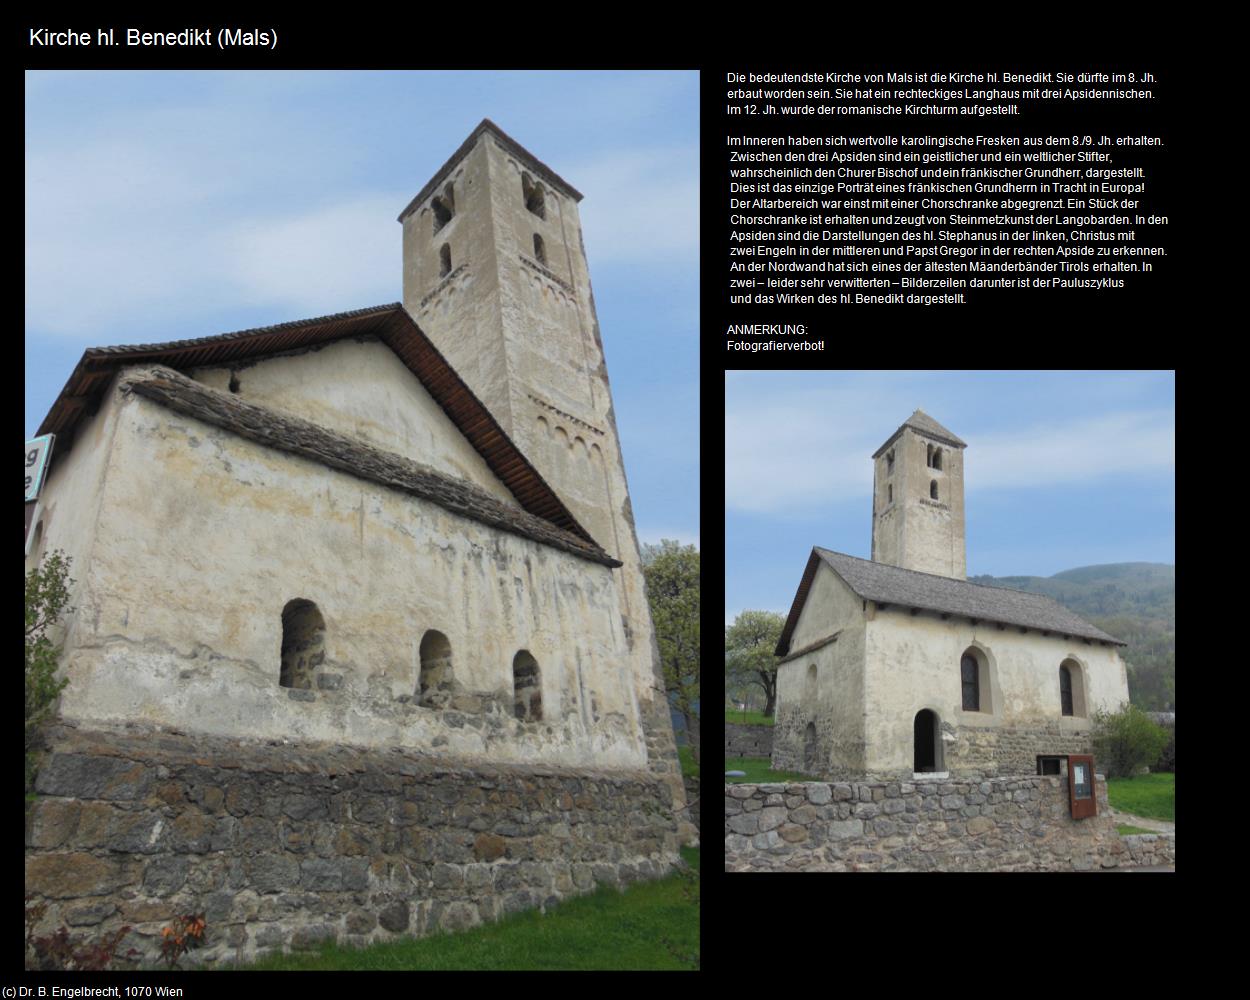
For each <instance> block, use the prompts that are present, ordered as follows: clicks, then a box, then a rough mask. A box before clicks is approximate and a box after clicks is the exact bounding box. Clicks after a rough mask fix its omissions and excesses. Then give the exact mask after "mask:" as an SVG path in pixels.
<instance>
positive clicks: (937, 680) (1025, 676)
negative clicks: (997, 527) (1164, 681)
mask: <svg viewBox="0 0 1250 1000" xmlns="http://www.w3.org/2000/svg"><path fill="white" fill-rule="evenodd" d="M966 447H967V445H966V444H965V442H963V441H962V440H960V439H959V438H958V437H957V436H955V435H954V434H953V433H951V432H950V431H949V430H947V429H946V428H945V427H943V426H942V425H941V424H939V423H938V422H937V421H936V420H934V419H933V418H932V417H930V416H928V415H927V414H925V413H923V412H922V411H920V410H917V411H916V412H915V413H913V414H912V415H911V417H909V418H908V419H907V420H906V421H905V422H904V423H903V424H902V425H901V426H900V427H899V428H898V430H896V431H895V432H894V433H893V434H891V435H890V437H889V438H888V439H887V440H886V442H885V443H884V444H883V445H882V446H881V447H880V448H879V449H877V451H876V453H875V454H874V455H873V461H874V463H875V465H874V485H873V500H872V559H871V560H867V559H859V558H856V557H855V556H849V555H845V554H843V553H840V552H831V551H828V550H827V549H822V548H819V547H817V548H813V549H812V553H811V556H810V558H809V559H808V562H807V567H806V568H805V570H804V572H803V578H802V580H801V581H800V583H799V588H798V592H797V594H796V595H795V598H794V602H793V605H792V606H791V609H790V614H789V617H788V619H787V620H786V624H785V627H784V629H783V631H782V633H781V640H780V642H779V643H778V645H777V649H776V655H777V656H778V657H780V658H781V665H780V667H779V669H778V671H777V721H776V729H775V734H774V739H773V767H774V768H777V769H786V770H797V771H803V772H805V773H808V774H813V775H818V776H821V777H842V776H848V777H863V776H874V777H893V778H899V777H905V778H907V779H908V780H910V779H911V778H912V777H913V776H917V777H919V776H924V775H940V774H949V775H968V774H982V775H986V776H993V775H1009V774H1037V773H1042V772H1043V771H1046V772H1050V771H1051V769H1052V768H1053V769H1054V771H1053V773H1058V770H1057V765H1056V764H1055V762H1054V761H1052V760H1047V759H1046V758H1050V757H1055V756H1059V755H1065V754H1071V753H1087V752H1088V751H1089V735H1090V727H1091V722H1090V719H1091V715H1092V713H1093V712H1094V711H1095V709H1098V708H1107V709H1112V710H1114V709H1116V708H1118V707H1119V706H1120V704H1121V703H1122V702H1127V701H1128V681H1127V676H1126V674H1125V668H1124V663H1123V661H1122V660H1121V658H1120V655H1119V652H1118V647H1120V646H1123V645H1124V643H1123V642H1121V641H1120V640H1118V639H1115V638H1113V637H1112V636H1110V635H1107V634H1106V633H1105V632H1103V631H1102V630H1101V629H1098V628H1096V627H1094V626H1093V625H1090V624H1089V623H1088V622H1085V621H1082V620H1081V619H1080V618H1079V617H1078V616H1077V615H1075V614H1073V613H1072V612H1071V611H1068V610H1067V609H1066V608H1064V607H1062V606H1061V605H1059V604H1058V603H1056V602H1055V601H1053V600H1051V599H1050V598H1048V597H1044V596H1041V595H1038V594H1029V593H1025V592H1023V591H1018V590H1008V589H1003V588H998V587H986V586H980V585H977V584H972V583H968V582H967V579H966V576H967V573H966V556H965V544H964V449H965V448H966Z"/></svg>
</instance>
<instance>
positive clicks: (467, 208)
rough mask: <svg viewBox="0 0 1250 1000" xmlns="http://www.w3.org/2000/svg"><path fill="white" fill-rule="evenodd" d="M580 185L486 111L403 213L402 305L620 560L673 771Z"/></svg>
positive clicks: (650, 729) (642, 671) (660, 736)
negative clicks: (585, 239) (584, 234)
mask: <svg viewBox="0 0 1250 1000" xmlns="http://www.w3.org/2000/svg"><path fill="white" fill-rule="evenodd" d="M581 198H582V196H581V194H580V193H579V192H578V191H577V189H576V188H574V187H573V186H572V185H571V184H569V183H568V182H567V181H565V180H564V179H563V178H561V177H560V176H559V175H558V174H556V173H555V172H554V171H553V170H552V169H551V168H550V167H548V166H547V165H546V164H544V163H543V162H542V161H541V160H539V159H538V158H537V157H536V156H534V154H532V153H530V152H529V151H528V150H526V149H525V148H524V147H522V146H521V145H520V144H519V143H518V142H517V141H516V140H515V139H513V138H511V137H510V136H508V135H507V134H506V133H504V132H503V131H502V130H501V129H500V128H499V127H498V126H497V125H495V124H494V123H493V122H491V121H490V120H489V119H487V120H483V121H482V123H481V124H480V125H478V127H477V128H475V129H474V130H473V133H472V134H471V135H470V136H469V137H468V139H466V140H465V142H464V143H463V145H461V147H460V148H459V149H458V150H456V152H455V153H454V154H453V155H452V157H451V159H449V160H448V161H447V162H446V163H445V164H443V166H442V168H441V169H440V170H439V171H438V172H437V173H436V174H435V175H434V177H433V178H432V179H431V180H430V181H429V183H427V184H426V185H425V187H424V188H422V189H421V191H420V193H419V194H417V196H416V197H415V198H413V199H412V201H411V202H410V203H409V204H408V206H407V207H406V208H405V209H404V211H403V212H402V213H401V215H400V216H399V221H400V222H401V223H402V224H403V227H404V277H403V287H404V308H405V309H406V310H407V311H408V313H409V314H410V315H411V316H412V317H413V318H414V319H415V320H416V322H417V324H418V325H419V326H420V327H421V329H422V330H424V331H425V333H426V334H427V335H428V336H429V337H430V339H431V340H432V341H433V342H434V344H435V346H436V347H437V348H438V349H439V350H440V351H441V352H442V353H443V355H444V356H445V357H446V358H447V359H448V360H449V361H450V362H451V364H452V366H453V367H454V368H455V369H456V370H457V371H458V372H459V373H460V375H461V377H462V378H463V379H464V380H465V382H466V383H468V386H469V388H470V389H472V390H473V392H474V394H475V395H477V397H478V398H479V399H480V400H481V401H482V402H483V403H485V404H486V406H487V407H488V408H489V409H490V410H491V412H492V414H493V415H494V416H495V419H496V420H498V421H499V424H500V426H501V427H502V428H503V429H504V431H505V432H506V433H507V434H508V436H509V437H511V438H512V440H513V441H514V442H515V443H516V444H517V445H518V446H519V447H520V449H521V451H522V452H523V453H524V454H525V455H526V456H527V457H528V458H529V459H530V461H531V462H532V463H533V464H534V466H535V467H536V468H537V469H538V471H539V472H540V473H541V474H542V476H543V478H544V479H546V481H547V482H548V483H549V484H550V485H551V486H552V487H553V488H554V489H555V490H556V492H557V493H558V494H559V496H560V498H561V499H562V500H563V501H564V503H565V506H567V507H568V509H569V510H570V512H571V513H572V514H573V516H574V517H576V518H577V520H578V522H579V523H580V524H581V525H582V526H583V527H584V528H585V529H586V530H587V531H588V532H589V533H590V535H591V537H592V538H594V540H595V541H596V542H598V543H599V544H600V545H601V546H602V547H603V548H604V549H606V550H607V552H608V553H609V554H611V555H613V556H615V557H616V558H618V559H620V560H621V561H622V562H623V563H624V566H622V567H621V568H620V569H619V570H617V571H615V575H616V577H617V579H618V581H619V584H620V587H621V608H622V624H623V627H624V632H625V636H626V638H627V640H628V644H629V647H630V662H629V664H628V665H627V666H628V668H629V669H630V670H631V672H632V673H633V676H634V679H635V684H634V688H635V690H636V692H637V693H638V698H639V704H640V708H641V714H642V718H643V719H644V726H645V727H646V730H647V731H646V737H647V743H648V749H649V754H650V757H651V760H652V763H653V767H654V768H656V769H659V770H668V769H674V770H675V766H676V765H675V761H676V754H675V750H674V748H673V737H672V726H671V723H670V722H669V720H668V705H667V700H666V697H665V695H664V687H663V682H662V676H661V675H660V673H659V657H658V651H657V648H656V646H655V638H654V634H653V630H652V625H651V615H650V611H649V609H648V606H647V600H646V591H645V589H644V585H643V577H642V566H641V560H640V557H639V550H638V540H637V536H636V535H635V531H634V522H633V514H632V512H631V510H630V503H629V490H628V487H627V485H626V480H625V467H624V463H623V461H622V457H621V450H620V445H619V442H618V440H617V433H616V421H615V418H614V416H613V408H612V394H611V391H610V388H609V385H608V374H607V369H606V367H605V365H604V358H603V345H602V342H601V341H600V337H599V323H598V320H597V319H596V316H595V304H594V296H593V294H592V293H591V287H590V272H589V269H588V267H587V263H586V253H585V249H584V247H583V245H582V229H581V222H580V219H579V216H578V207H577V206H578V202H579V201H581ZM623 666H626V665H623ZM679 790H680V776H679V775H677V776H676V786H675V791H679Z"/></svg>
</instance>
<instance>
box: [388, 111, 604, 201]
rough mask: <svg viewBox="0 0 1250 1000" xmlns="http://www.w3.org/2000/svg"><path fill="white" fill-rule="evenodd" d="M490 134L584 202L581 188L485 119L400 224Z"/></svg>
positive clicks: (434, 178)
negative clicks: (478, 142) (481, 137)
mask: <svg viewBox="0 0 1250 1000" xmlns="http://www.w3.org/2000/svg"><path fill="white" fill-rule="evenodd" d="M486 132H489V133H490V134H491V135H493V136H494V137H495V141H496V142H498V143H499V145H501V146H503V148H504V149H507V150H508V151H510V152H511V153H512V154H513V155H514V156H516V157H518V158H520V159H522V160H525V162H526V165H527V166H529V167H531V168H533V170H534V173H536V174H537V175H538V176H539V177H541V178H542V179H543V180H545V181H546V182H547V183H548V184H551V185H553V186H555V187H558V188H559V189H560V190H562V191H563V192H564V193H565V194H567V195H568V196H569V197H570V198H572V199H573V200H574V201H581V200H582V193H581V192H580V191H578V190H577V188H575V187H573V185H572V184H570V183H569V182H568V181H566V180H565V179H564V178H563V177H561V176H560V175H559V174H557V173H556V172H555V171H554V170H552V169H551V168H550V167H549V166H547V164H545V163H543V161H542V160H540V159H539V158H538V157H537V156H535V155H534V154H533V153H531V152H530V151H529V150H528V149H526V148H525V147H524V146H522V145H521V144H520V143H519V142H517V141H516V140H515V139H514V138H512V136H510V135H508V133H507V132H505V131H504V130H503V129H501V128H500V127H499V126H498V125H496V124H495V123H494V122H493V121H491V120H490V119H489V118H483V119H482V120H481V121H480V122H479V123H478V126H477V128H475V129H474V130H473V131H472V132H470V133H469V138H467V139H465V140H464V142H462V143H461V144H460V148H459V149H457V150H456V151H455V152H454V153H452V154H451V156H449V157H448V158H447V162H446V163H444V164H443V165H442V166H441V167H439V168H438V171H437V172H436V173H435V174H434V176H433V177H431V178H430V179H429V180H428V181H426V183H425V187H423V188H422V189H421V190H420V191H418V192H417V193H416V195H415V196H414V197H413V199H412V201H410V202H408V204H407V205H406V206H405V207H404V210H403V211H402V212H400V213H399V219H398V221H399V222H403V221H404V219H406V218H408V216H409V215H411V214H412V213H413V211H415V210H416V208H417V206H418V205H420V204H421V203H422V202H423V201H425V199H426V198H428V197H429V196H430V195H432V194H433V193H434V192H435V191H436V190H437V189H438V186H439V185H440V184H442V183H443V181H444V180H445V179H446V178H447V175H448V174H450V173H451V172H452V169H453V168H454V167H455V166H456V164H457V163H459V162H460V161H461V160H462V159H464V157H465V156H467V155H468V153H469V150H471V149H472V148H473V147H474V145H475V144H476V143H477V140H478V138H479V137H480V136H481V135H482V134H483V133H486Z"/></svg>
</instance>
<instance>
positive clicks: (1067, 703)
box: [1059, 656, 1088, 719]
mask: <svg viewBox="0 0 1250 1000" xmlns="http://www.w3.org/2000/svg"><path fill="white" fill-rule="evenodd" d="M1059 709H1060V712H1061V713H1062V714H1063V715H1065V716H1072V717H1073V718H1077V719H1084V718H1086V717H1087V715H1088V712H1087V709H1086V703H1085V668H1084V667H1083V666H1082V665H1081V664H1080V663H1078V662H1077V660H1076V659H1074V658H1073V657H1071V656H1069V657H1068V658H1067V659H1066V660H1064V661H1063V662H1062V663H1061V664H1059Z"/></svg>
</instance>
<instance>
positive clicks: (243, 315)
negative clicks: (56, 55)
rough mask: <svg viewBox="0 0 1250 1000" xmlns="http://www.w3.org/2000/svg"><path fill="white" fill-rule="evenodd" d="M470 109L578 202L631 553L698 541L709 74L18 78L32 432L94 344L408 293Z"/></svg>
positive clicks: (203, 332) (209, 330) (187, 333)
mask: <svg viewBox="0 0 1250 1000" xmlns="http://www.w3.org/2000/svg"><path fill="white" fill-rule="evenodd" d="M483 118H490V119H492V120H493V121H494V122H495V123H496V124H498V125H499V127H500V128H502V129H503V130H504V131H505V132H507V133H508V134H509V135H511V136H512V137H513V138H515V139H516V140H517V141H518V142H520V143H521V144H522V145H523V146H525V147H526V148H527V149H529V150H530V151H531V152H532V153H534V155H536V156H537V157H538V158H539V159H541V160H543V161H544V162H545V163H547V164H548V165H549V166H550V167H551V168H552V169H553V170H555V171H556V172H557V173H558V174H560V175H561V176H562V177H564V178H565V179H566V180H567V181H569V183H571V184H572V185H573V186H574V187H576V188H577V189H578V190H580V191H581V192H582V194H583V195H584V196H585V197H584V200H583V201H582V203H581V205H580V209H581V217H582V224H583V228H584V232H585V241H586V253H587V257H588V258H589V261H590V272H591V280H592V282H593V284H594V293H595V305H596V308H597V312H598V316H599V323H600V328H601V330H602V333H603V339H604V349H605V352H606V354H607V362H608V372H609V375H610V377H611V380H612V391H613V398H614V402H615V405H616V419H617V427H618V429H619V431H620V435H621V446H622V449H623V451H624V455H625V463H626V472H627V474H628V476H629V482H630V491H631V495H632V500H633V508H634V515H635V518H636V521H637V525H638V531H639V536H640V538H641V540H642V541H658V540H659V539H660V538H662V537H664V538H676V539H679V540H681V541H684V542H696V541H697V540H698V534H699V523H698V510H699V493H698V483H699V480H698V458H699V438H698V434H699V371H698V339H697V338H698V249H699V248H698V163H699V160H698V74H697V73H693V72H680V73H667V72H650V71H648V72H565V73H556V72H535V73H531V72H481V73H470V72H452V73H441V72H440V73H434V72H366V73H348V72H290V73H287V72H282V73H271V72H264V73H182V72H105V73H93V72H65V73H42V72H40V73H28V74H27V76H26V436H27V437H28V438H29V437H30V436H31V435H32V434H33V433H34V431H35V429H36V428H37V427H38V425H39V423H40V422H41V421H42V419H43V417H44V415H45V414H46V413H47V411H48V408H49V407H50V406H51V404H52V401H53V400H54V399H55V398H56V395H57V393H58V392H59V391H60V390H61V388H62V386H63V385H64V384H65V381H66V379H67V378H68V377H69V374H70V371H71V370H72V369H73V367H74V365H75V363H76V362H77V361H78V359H79V357H80V356H81V355H82V352H83V350H84V349H85V348H87V347H97V346H106V345H114V344H138V343H150V342H160V341H168V340H182V339H185V338H190V337H204V336H210V335H212V334H215V333H224V332H228V331H232V330H240V329H247V328H251V327H256V326H264V325H268V324H271V323H281V322H286V321H289V320H296V319H303V318H307V317H312V316H318V315H322V314H325V313H332V312H341V311H344V310H348V309H358V308H362V307H365V306H372V305H377V304H380V303H385V302H397V301H399V300H400V298H401V289H400V225H399V223H398V222H397V221H396V216H398V214H399V212H400V211H401V210H402V209H403V208H404V207H405V206H406V205H407V204H408V202H409V200H410V199H411V198H412V196H413V195H415V194H416V193H417V192H418V191H419V190H420V188H421V187H422V185H424V183H425V182H426V181H427V180H428V179H429V178H430V177H431V176H432V175H433V173H434V172H435V171H436V170H437V169H438V168H439V167H440V166H442V164H443V163H444V162H445V161H446V160H447V158H448V157H449V156H450V155H451V154H452V153H453V152H454V151H455V150H456V149H457V147H459V145H460V144H461V143H462V142H463V141H464V139H465V138H466V137H467V136H468V134H469V133H470V132H471V131H472V130H473V128H474V127H475V126H476V125H477V124H478V122H479V121H481V120H482V119H483Z"/></svg>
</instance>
